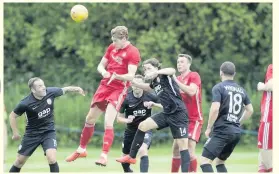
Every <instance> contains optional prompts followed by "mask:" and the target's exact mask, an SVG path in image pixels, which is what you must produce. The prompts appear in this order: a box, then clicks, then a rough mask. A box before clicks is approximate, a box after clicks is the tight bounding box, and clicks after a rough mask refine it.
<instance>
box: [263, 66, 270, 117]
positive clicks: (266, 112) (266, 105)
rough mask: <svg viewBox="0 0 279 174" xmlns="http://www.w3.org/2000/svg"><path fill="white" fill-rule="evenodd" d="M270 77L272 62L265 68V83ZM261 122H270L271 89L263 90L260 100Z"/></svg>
mask: <svg viewBox="0 0 279 174" xmlns="http://www.w3.org/2000/svg"><path fill="white" fill-rule="evenodd" d="M271 78H272V64H270V65H269V66H268V68H267V71H266V74H265V83H267V82H268V80H269V79H271ZM261 122H272V91H264V92H263V96H262V101H261Z"/></svg>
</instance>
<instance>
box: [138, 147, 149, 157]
mask: <svg viewBox="0 0 279 174" xmlns="http://www.w3.org/2000/svg"><path fill="white" fill-rule="evenodd" d="M147 155H148V150H147V149H146V148H145V147H141V148H140V149H139V156H140V157H142V156H147Z"/></svg>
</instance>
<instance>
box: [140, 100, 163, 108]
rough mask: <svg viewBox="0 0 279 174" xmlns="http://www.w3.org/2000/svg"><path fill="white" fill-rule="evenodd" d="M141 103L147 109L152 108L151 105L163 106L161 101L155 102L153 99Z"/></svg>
mask: <svg viewBox="0 0 279 174" xmlns="http://www.w3.org/2000/svg"><path fill="white" fill-rule="evenodd" d="M143 105H144V106H145V107H147V108H148V109H150V108H152V107H158V108H163V106H162V105H161V103H155V102H153V101H146V102H144V103H143Z"/></svg>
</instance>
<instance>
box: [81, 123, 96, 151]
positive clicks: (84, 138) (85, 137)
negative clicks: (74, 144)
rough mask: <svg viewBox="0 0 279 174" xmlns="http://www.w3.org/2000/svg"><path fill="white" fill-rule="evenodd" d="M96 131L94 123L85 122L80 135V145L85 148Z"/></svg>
mask: <svg viewBox="0 0 279 174" xmlns="http://www.w3.org/2000/svg"><path fill="white" fill-rule="evenodd" d="M93 133H94V124H89V123H85V125H84V127H83V130H82V133H81V135H80V142H79V145H80V147H81V148H83V149H85V148H86V145H87V144H88V142H89V140H90V138H91V137H92V135H93Z"/></svg>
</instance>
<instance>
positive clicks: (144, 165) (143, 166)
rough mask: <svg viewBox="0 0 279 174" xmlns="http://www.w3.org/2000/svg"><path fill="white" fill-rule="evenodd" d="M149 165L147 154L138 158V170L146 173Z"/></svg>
mask: <svg viewBox="0 0 279 174" xmlns="http://www.w3.org/2000/svg"><path fill="white" fill-rule="evenodd" d="M148 167H149V159H148V156H142V157H141V158H140V172H141V173H147V172H148Z"/></svg>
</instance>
